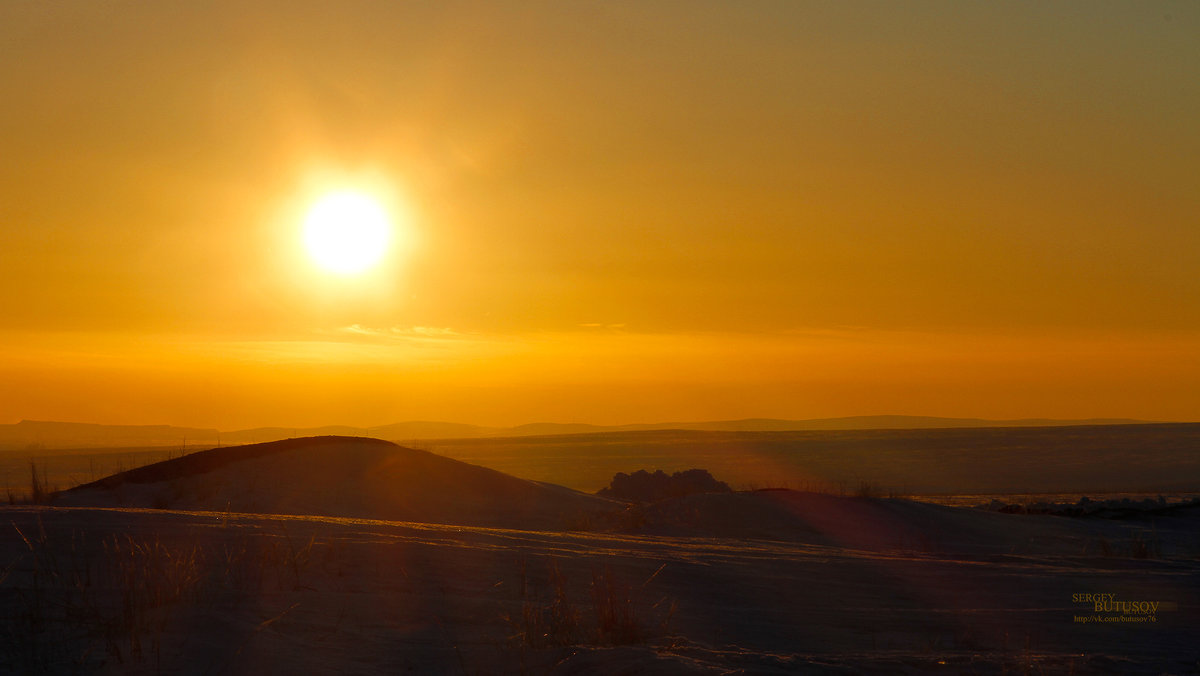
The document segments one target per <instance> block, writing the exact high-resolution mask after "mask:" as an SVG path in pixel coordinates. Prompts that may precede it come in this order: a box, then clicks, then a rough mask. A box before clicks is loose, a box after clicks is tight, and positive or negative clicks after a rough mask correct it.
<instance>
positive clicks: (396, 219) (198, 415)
mask: <svg viewBox="0 0 1200 676" xmlns="http://www.w3.org/2000/svg"><path fill="white" fill-rule="evenodd" d="M0 101H2V102H3V105H0V289H2V290H3V293H2V294H0V423H13V422H17V421H18V420H21V419H39V420H69V421H79V422H98V423H126V424H140V423H145V424H179V425H194V426H209V427H218V428H222V429H235V428H240V427H251V426H257V425H286V426H309V425H321V424H333V423H339V424H353V425H377V424H384V423H390V422H397V421H402V420H418V419H426V420H447V421H454V422H466V423H476V424H485V425H508V424H520V423H526V422H534V421H559V422H591V423H634V422H657V421H670V420H706V419H732V418H744V417H779V418H816V417H828V416H841V415H873V414H912V415H939V416H972V417H988V418H1016V417H1035V416H1036V417H1057V418H1083V417H1136V418H1143V419H1153V420H1200V4H1198V3H1195V2H1190V1H1188V2H1177V3H1167V2H1149V1H1144V2H1129V3H1115V2H1072V3H1058V2H1027V3H1010V2H1005V3H974V2H970V3H968V2H919V3H892V2H878V3H875V2H872V3H862V2H820V3H818V2H798V1H781V2H766V1H763V2H721V3H715V2H699V1H697V2H670V3H667V2H586V3H585V2H579V3H573V2H572V3H562V2H546V3H526V2H522V3H479V4H474V3H454V2H437V3H407V2H405V3H401V2H395V3H393V2H345V3H342V2H301V1H296V0H289V1H288V2H279V3H270V2H249V3H246V2H228V3H221V2H203V3H201V2H82V1H81V2H56V3H43V2H26V1H21V0H12V1H7V2H3V3H0ZM338 191H353V192H354V193H356V194H363V195H369V196H370V197H371V199H372V200H377V204H378V205H379V206H380V208H381V209H383V210H384V211H385V212H386V214H387V215H388V218H389V220H390V223H391V226H392V227H391V232H390V246H389V248H388V249H387V250H386V253H385V254H384V255H383V258H382V260H381V261H379V263H378V264H377V265H376V266H374V267H371V268H369V269H366V270H365V271H363V272H361V273H351V274H339V273H336V272H331V271H329V270H326V269H323V268H321V267H320V266H319V265H318V264H317V263H316V261H314V260H313V257H312V255H311V252H310V251H308V250H306V248H305V245H304V241H305V240H304V223H305V219H306V217H307V214H308V213H309V209H310V208H311V207H312V205H313V204H314V203H316V202H317V201H318V200H319V199H321V198H322V197H323V196H327V195H329V194H331V193H337V192H338Z"/></svg>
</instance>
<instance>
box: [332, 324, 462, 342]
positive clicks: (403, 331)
mask: <svg viewBox="0 0 1200 676" xmlns="http://www.w3.org/2000/svg"><path fill="white" fill-rule="evenodd" d="M335 333H337V334H340V335H343V336H362V337H366V338H375V339H380V340H420V339H430V340H432V339H439V338H443V339H451V338H462V337H464V334H462V333H459V332H458V331H455V330H454V329H452V328H449V327H441V326H390V327H372V326H363V325H361V324H351V325H349V326H343V327H341V328H338V329H336V331H335Z"/></svg>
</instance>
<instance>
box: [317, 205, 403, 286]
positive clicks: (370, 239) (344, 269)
mask: <svg viewBox="0 0 1200 676" xmlns="http://www.w3.org/2000/svg"><path fill="white" fill-rule="evenodd" d="M391 238H392V224H391V220H390V219H389V218H388V214H387V211H386V210H385V209H384V208H383V206H382V205H381V204H380V203H379V201H378V200H376V199H374V198H372V197H371V196H369V195H366V194H363V193H359V192H353V191H342V192H335V193H329V194H327V195H324V196H323V197H321V198H320V199H318V200H317V201H316V202H315V203H313V205H312V207H310V208H309V210H308V214H307V215H306V216H305V217H304V248H305V249H306V250H307V251H308V255H309V256H311V257H312V259H313V261H315V262H316V264H317V265H319V266H320V267H322V268H323V269H325V270H328V271H329V272H333V273H336V274H339V275H353V274H357V273H360V272H364V271H366V270H368V269H370V268H371V267H373V266H375V265H376V264H378V263H379V262H380V260H382V259H383V256H384V254H386V253H387V250H388V246H389V245H390V244H391Z"/></svg>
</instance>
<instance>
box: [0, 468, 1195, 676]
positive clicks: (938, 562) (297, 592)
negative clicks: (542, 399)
mask: <svg viewBox="0 0 1200 676" xmlns="http://www.w3.org/2000/svg"><path fill="white" fill-rule="evenodd" d="M280 457H281V460H280V461H281V462H282V461H283V460H282V458H284V457H285V456H282V455H281V456H280ZM260 460H261V458H260ZM388 462H393V463H394V462H396V461H395V459H394V458H393V459H392V460H389V461H388ZM222 466H223V467H225V469H228V467H229V465H222ZM189 471H191V470H189ZM216 471H218V468H215V467H204V468H201V469H199V470H196V471H195V472H192V473H191V474H187V473H182V474H181V473H180V472H166V473H163V474H161V475H160V476H152V477H149V478H148V479H147V481H149V483H143V484H140V485H139V486H137V487H136V488H137V490H133V489H132V488H130V489H129V490H128V491H127V494H126V495H125V497H123V498H122V499H130V498H131V496H136V495H141V494H145V495H149V496H150V497H149V498H147V499H154V500H162V499H163V498H162V495H163V494H178V495H181V496H184V497H186V498H187V499H189V500H194V499H196V498H195V495H196V493H195V492H194V491H193V489H194V488H195V487H194V486H192V487H186V486H185V487H183V488H179V487H178V486H176V487H175V488H174V489H171V490H167V489H165V488H164V489H163V491H161V492H155V491H157V490H158V489H155V488H154V486H155V483H154V482H155V481H157V482H171V481H179V480H181V477H183V478H185V479H187V480H189V481H195V480H196V477H197V476H199V475H200V474H204V475H209V474H211V473H212V472H216ZM397 471H399V470H397ZM455 471H457V470H454V469H453V468H452V467H448V468H447V469H445V472H449V474H446V475H445V477H450V476H451V475H453V473H454V472H455ZM196 472H199V473H200V474H197V473H196ZM368 474H371V472H368ZM185 475H186V476H185ZM214 476H215V475H214ZM268 476H269V475H268ZM501 476H506V475H501ZM445 477H444V478H445ZM151 479H152V480H153V481H150V480H151ZM226 479H228V477H226ZM487 481H491V479H488V480H487ZM497 481H501V480H500V479H497ZM479 482H483V483H479ZM479 482H477V483H476V485H475V489H476V490H480V491H487V490H490V489H488V485H490V484H488V483H487V482H486V481H484V480H483V479H480V480H479ZM267 484H268V485H267V486H266V487H264V488H260V489H259V490H260V493H263V494H270V493H271V492H272V489H271V487H270V484H269V482H267ZM164 485H165V484H164ZM496 485H497V486H499V485H501V484H496ZM126 488H129V487H128V486H127V487H126ZM159 488H162V487H161V486H160V487H159ZM152 489H153V490H152ZM105 490H107V489H105ZM214 490H215V489H214ZM514 490H515V489H514ZM215 492H216V494H220V491H219V490H215ZM151 494H152V495H151ZM200 494H207V492H206V491H201V493H200ZM555 495H559V493H555ZM539 496H540V494H538V495H534V496H533V497H530V498H529V502H528V503H527V504H529V505H534V504H541V502H539V501H540V500H542V499H547V500H549V499H551V498H550V497H545V496H541V497H539ZM289 499H290V498H289ZM510 499H511V495H510ZM553 499H555V500H558V499H559V498H553ZM580 500H583V501H584V503H581V504H586V505H592V506H595V505H594V503H593V502H592V500H594V498H591V497H587V496H583V497H580ZM61 502H62V504H69V503H71V502H72V501H71V500H67V499H64V500H63V501H61ZM74 502H75V506H54V505H51V506H9V507H3V508H0V512H2V514H0V517H2V518H0V576H3V581H2V582H0V611H2V613H3V614H2V616H0V623H2V624H0V673H20V674H26V673H28V674H35V673H53V674H68V673H111V674H117V673H120V674H159V673H161V674H214V675H215V674H267V673H294V674H397V673H439V674H440V673H445V674H497V673H499V674H505V673H511V674H522V673H529V674H541V673H562V674H620V673H625V674H643V673H644V674H692V673H696V674H708V673H711V674H725V673H738V674H740V673H746V674H791V673H879V674H904V673H922V674H923V673H966V674H1006V673H1008V674H1024V673H1032V674H1041V673H1046V674H1051V673H1073V674H1089V673H1134V674H1162V673H1178V674H1183V673H1195V672H1196V671H1197V669H1198V668H1200V642H1197V641H1196V640H1195V638H1196V636H1197V627H1200V536H1198V535H1197V533H1198V532H1200V528H1198V527H1197V526H1200V513H1198V512H1197V510H1196V509H1195V508H1188V509H1179V510H1175V511H1172V512H1169V513H1165V514H1158V515H1155V516H1153V517H1145V518H1140V519H1122V520H1110V519H1089V518H1067V517H1060V516H1047V515H1017V514H998V513H992V512H987V511H983V510H971V509H956V508H950V507H942V506H937V505H927V504H919V503H914V502H910V501H905V500H889V499H867V498H839V497H832V496H824V495H814V494H805V493H793V492H789V491H762V492H757V493H731V494H724V495H715V494H713V495H693V496H689V497H686V498H679V499H674V500H669V501H666V502H663V503H659V504H656V505H650V506H646V507H644V508H641V509H638V510H634V511H630V510H626V511H624V512H619V513H618V516H616V517H614V518H613V519H612V520H609V521H605V520H604V519H600V518H596V519H594V520H589V521H588V522H586V523H580V524H577V525H576V526H575V527H576V528H579V529H581V530H565V529H562V528H560V529H557V530H550V529H543V530H520V529H514V528H499V527H486V526H478V525H477V526H461V525H437V524H432V523H417V522H411V521H408V522H405V521H383V520H372V519H365V518H351V517H347V516H339V517H333V516H287V515H279V514H275V515H272V514H263V513H245V512H241V513H239V512H237V511H236V510H233V509H231V510H229V511H221V510H210V511H195V510H183V509H177V508H165V509H147V508H144V507H133V506H124V507H102V506H97V505H98V504H99V503H100V501H99V499H97V498H95V496H92V497H89V498H87V499H86V500H85V499H83V498H78V499H75V501H74ZM82 502H91V503H94V504H89V505H86V506H85V505H82V504H79V503H82ZM480 504H482V503H480ZM548 504H549V503H548ZM555 504H557V503H555ZM601 506H603V505H601ZM401 507H403V508H404V509H412V507H411V505H410V506H398V507H394V509H401ZM622 509H624V508H623V507H622ZM462 513H463V514H465V515H467V516H468V517H469V516H470V512H469V511H464V512H462ZM521 514H522V512H521V511H520V510H517V511H514V512H513V518H519V517H520V516H521ZM510 525H511V524H510ZM587 528H590V530H586V529H587ZM1096 603H1100V604H1101V607H1100V610H1097V609H1096Z"/></svg>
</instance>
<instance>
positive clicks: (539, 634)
mask: <svg viewBox="0 0 1200 676" xmlns="http://www.w3.org/2000/svg"><path fill="white" fill-rule="evenodd" d="M664 567H665V564H664V565H663V566H661V567H659V569H658V570H657V571H655V572H654V574H653V575H651V576H650V577H649V578H648V579H647V580H646V581H645V582H643V583H642V584H641V585H638V586H636V587H635V586H633V585H630V584H628V583H627V582H626V581H624V580H623V579H622V578H621V577H620V576H618V575H617V574H615V573H614V572H613V570H612V568H611V567H610V566H605V567H604V568H602V569H596V570H593V571H591V583H590V585H589V586H588V595H587V599H588V601H590V606H591V611H592V612H591V613H590V618H591V619H592V620H593V621H592V622H587V623H586V624H585V622H584V616H585V613H584V612H583V611H582V610H581V604H579V603H578V602H576V601H574V600H572V596H571V594H570V585H569V584H568V581H567V577H566V575H565V574H564V573H563V571H562V569H561V567H560V566H559V563H558V562H557V561H555V560H553V559H551V561H550V563H549V565H548V576H547V582H546V585H545V586H544V587H543V588H544V589H546V590H547V594H546V596H544V597H543V596H541V595H539V594H537V593H531V592H530V585H529V580H528V570H527V569H528V567H527V564H526V562H522V564H521V579H520V582H519V585H518V588H519V590H520V600H521V614H520V616H519V617H510V618H509V624H510V625H511V626H512V627H513V628H514V629H515V630H516V633H515V634H514V635H513V636H512V637H511V638H512V639H513V640H514V641H516V642H517V643H519V644H521V645H524V646H528V647H531V648H544V647H549V646H567V645H575V644H580V643H588V644H593V645H628V644H637V643H645V642H647V641H649V640H650V639H652V638H654V637H656V636H660V635H663V634H665V633H666V630H667V625H668V624H669V623H670V620H671V617H672V616H673V615H674V613H675V609H676V604H675V602H674V601H670V600H668V599H666V598H659V599H658V600H657V601H652V600H651V598H650V596H649V593H648V587H649V585H650V584H651V582H653V580H654V579H655V578H656V577H657V576H658V574H659V573H660V572H662V570H663V568H664Z"/></svg>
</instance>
